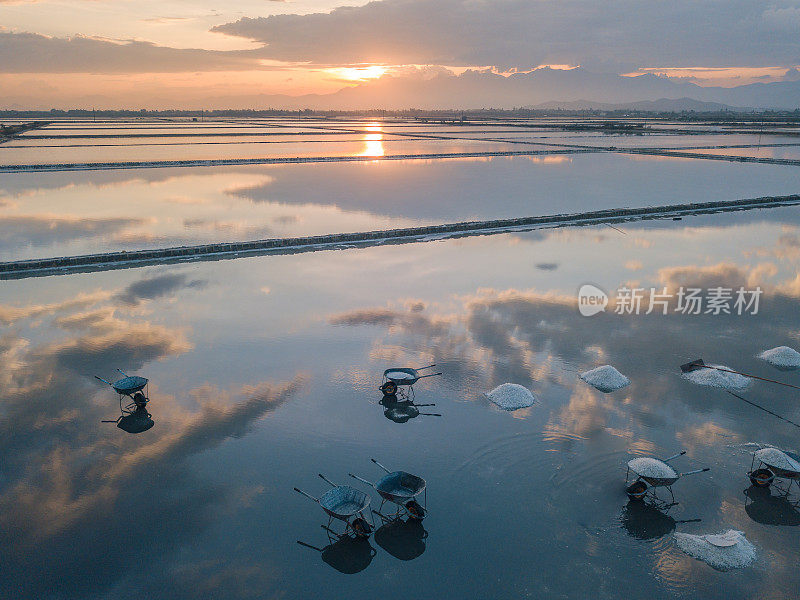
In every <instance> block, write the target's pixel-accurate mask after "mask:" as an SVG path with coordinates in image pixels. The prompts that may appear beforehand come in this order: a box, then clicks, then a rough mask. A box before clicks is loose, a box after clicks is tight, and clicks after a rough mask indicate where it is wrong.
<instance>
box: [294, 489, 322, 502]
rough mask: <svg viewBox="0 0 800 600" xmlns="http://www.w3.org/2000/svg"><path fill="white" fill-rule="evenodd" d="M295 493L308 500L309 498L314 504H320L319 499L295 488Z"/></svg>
mask: <svg viewBox="0 0 800 600" xmlns="http://www.w3.org/2000/svg"><path fill="white" fill-rule="evenodd" d="M294 491H295V492H299V493H301V494H303V496H305V497H306V498H309V499H311V500H313V501H314V502H316V503H317V504H319V498H314V496H312V495H311V494H306V493H305V492H304V491H303V490H301V489H300V488H294Z"/></svg>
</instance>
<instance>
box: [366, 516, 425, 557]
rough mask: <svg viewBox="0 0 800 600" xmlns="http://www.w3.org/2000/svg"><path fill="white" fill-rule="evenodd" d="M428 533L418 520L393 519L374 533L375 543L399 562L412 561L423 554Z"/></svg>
mask: <svg viewBox="0 0 800 600" xmlns="http://www.w3.org/2000/svg"><path fill="white" fill-rule="evenodd" d="M427 538H428V532H427V531H426V530H425V527H423V525H422V521H420V520H418V519H406V520H403V519H395V520H392V521H389V522H387V523H384V524H383V525H381V526H380V527H379V528H378V530H377V531H376V532H375V542H376V543H377V544H378V545H379V546H380V547H381V548H383V549H384V550H386V552H388V553H389V554H391V555H392V556H394V557H395V558H397V559H400V560H414V559H415V558H418V557H419V556H421V555H422V553H423V552H425V540H426V539H427Z"/></svg>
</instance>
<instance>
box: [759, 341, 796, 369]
mask: <svg viewBox="0 0 800 600" xmlns="http://www.w3.org/2000/svg"><path fill="white" fill-rule="evenodd" d="M758 358H761V359H763V360H765V361H767V362H768V363H769V364H771V365H772V366H773V367H775V368H776V369H781V370H782V371H794V370H795V369H800V352H798V351H797V350H795V349H794V348H789V346H778V347H777V348H772V349H771V350H764V352H762V353H761V354H759V355H758Z"/></svg>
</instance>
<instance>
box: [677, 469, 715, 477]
mask: <svg viewBox="0 0 800 600" xmlns="http://www.w3.org/2000/svg"><path fill="white" fill-rule="evenodd" d="M710 470H711V468H710V467H706V468H705V469H697V470H695V471H688V472H686V473H681V477H683V476H684V475H694V474H695V473H705V472H706V471H710Z"/></svg>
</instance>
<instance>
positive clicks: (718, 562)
mask: <svg viewBox="0 0 800 600" xmlns="http://www.w3.org/2000/svg"><path fill="white" fill-rule="evenodd" d="M673 535H674V537H675V543H676V544H677V546H678V548H680V549H681V550H683V551H684V552H685V553H686V554H688V555H689V556H691V557H693V558H696V559H698V560H702V561H703V562H704V563H707V564H708V565H710V566H712V567H714V568H715V569H717V570H718V571H728V570H730V569H740V568H742V567H746V566H748V565H749V564H750V563H752V562H753V561H754V560H755V559H756V548H755V546H753V544H751V543H750V542H749V541H747V538H746V537H744V533H742V532H741V531H736V530H735V529H729V530H728V531H725V532H724V533H719V534H706V535H690V534H688V533H675V534H673Z"/></svg>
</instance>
